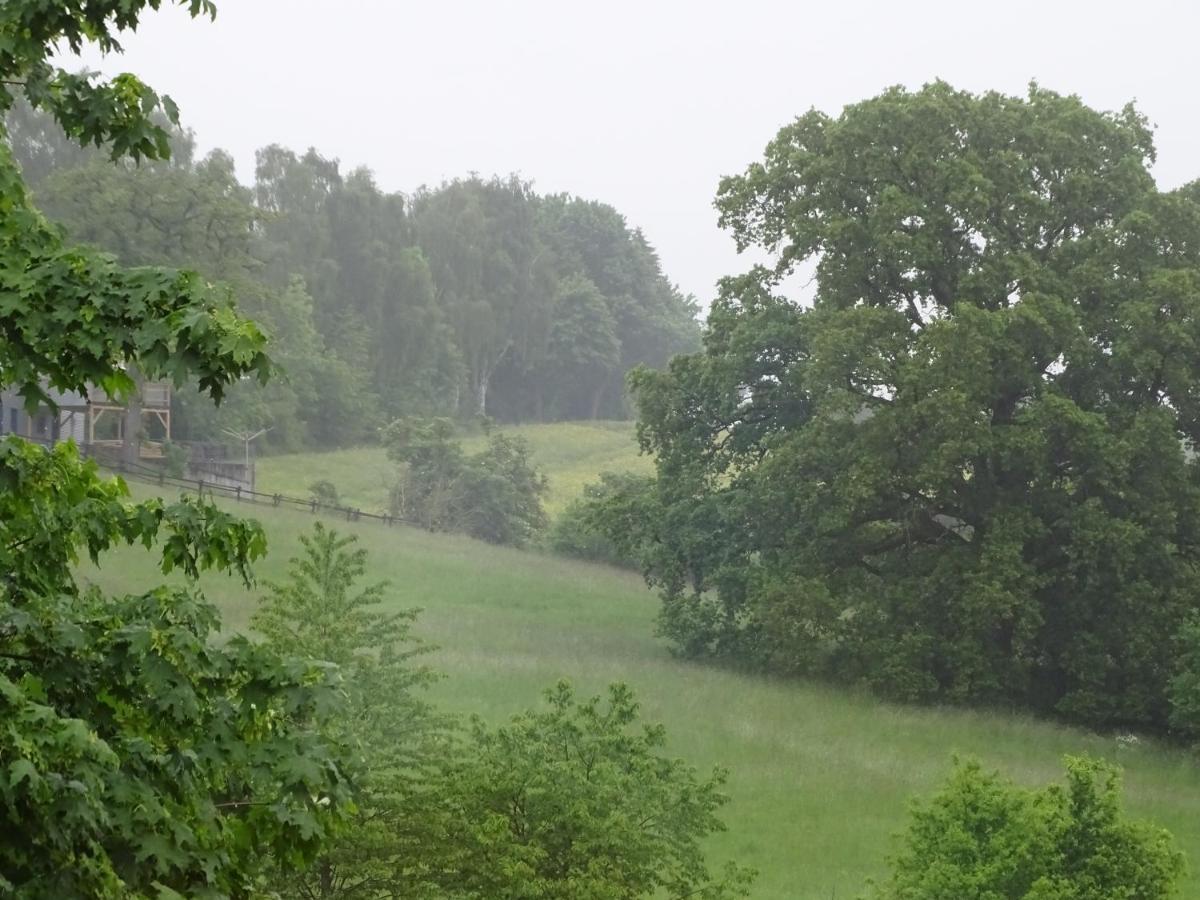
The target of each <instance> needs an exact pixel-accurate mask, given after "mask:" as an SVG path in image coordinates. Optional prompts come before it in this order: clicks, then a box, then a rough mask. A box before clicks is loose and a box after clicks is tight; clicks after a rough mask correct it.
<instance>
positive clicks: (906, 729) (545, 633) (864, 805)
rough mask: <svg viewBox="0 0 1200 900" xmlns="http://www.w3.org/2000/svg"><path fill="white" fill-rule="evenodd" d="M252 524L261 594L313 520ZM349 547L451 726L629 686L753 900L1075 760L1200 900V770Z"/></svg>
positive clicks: (233, 603) (148, 572) (552, 563)
mask: <svg viewBox="0 0 1200 900" xmlns="http://www.w3.org/2000/svg"><path fill="white" fill-rule="evenodd" d="M248 512H250V510H248ZM252 512H253V514H254V515H257V516H258V517H259V518H260V520H261V521H262V522H263V524H264V525H265V526H266V528H267V531H268V534H269V536H270V538H271V546H272V548H273V549H272V553H271V555H270V557H269V559H268V560H267V561H266V562H265V563H264V564H263V565H262V566H261V567H260V574H261V576H264V577H267V578H278V577H280V575H281V574H282V573H283V570H284V566H285V565H286V560H287V558H288V557H289V556H290V555H292V554H293V553H294V552H295V548H296V547H297V536H298V534H299V533H300V532H301V530H303V529H306V528H308V527H309V525H310V522H311V520H310V518H309V517H308V516H306V515H305V514H303V513H295V512H286V511H282V510H274V509H270V508H255V509H254V510H253V511H252ZM337 527H339V528H341V529H346V528H347V527H348V526H345V523H342V524H341V525H337ZM349 530H353V531H355V532H356V533H358V534H359V535H361V538H362V543H363V546H365V547H366V548H367V550H368V552H369V553H370V562H371V567H372V572H373V574H374V576H375V577H377V578H386V579H389V580H390V581H391V583H392V590H391V594H390V600H389V602H390V603H394V604H396V605H397V606H405V607H407V606H419V607H423V608H424V612H423V614H422V615H421V618H420V620H419V623H418V631H419V633H420V634H422V636H424V637H426V638H427V639H429V640H431V641H433V642H435V643H436V644H438V645H439V646H440V647H441V649H440V650H439V651H438V652H437V654H436V656H435V657H434V659H433V664H434V665H435V666H436V667H437V668H438V669H440V670H441V671H442V672H444V673H445V674H446V676H447V677H446V678H445V679H444V680H443V681H441V682H440V683H439V684H438V685H437V687H436V688H435V691H436V694H437V697H438V699H439V700H440V701H442V702H443V703H444V704H445V705H446V706H447V707H449V708H451V709H453V710H456V711H458V712H461V713H464V714H465V713H478V714H480V715H482V716H484V717H486V718H489V719H493V720H495V719H499V718H501V717H505V716H507V715H509V714H511V713H513V712H516V711H517V710H519V709H521V708H524V707H527V706H529V705H531V704H533V703H536V702H537V701H538V699H539V692H540V691H541V689H543V688H544V687H546V686H548V685H549V684H551V683H553V682H554V681H555V680H557V679H558V678H560V677H564V676H566V677H570V678H571V679H572V680H573V681H574V682H575V684H576V685H577V686H578V687H579V688H580V689H581V690H582V691H586V692H589V693H595V692H598V691H600V690H601V689H602V688H603V687H604V685H605V684H607V683H608V682H610V681H614V680H622V681H626V682H628V683H629V684H630V685H631V686H632V687H633V688H634V689H635V690H636V692H637V694H638V696H639V698H640V699H641V701H642V704H643V709H644V711H645V713H646V715H647V716H648V717H649V718H650V719H652V720H659V721H662V722H664V723H665V724H666V726H667V729H668V737H669V748H670V750H671V752H673V753H676V754H678V755H680V756H685V757H687V758H688V759H689V760H691V761H692V762H694V763H696V764H698V765H702V766H711V765H714V764H721V765H724V766H727V767H728V768H729V769H730V770H731V777H730V781H729V785H728V793H729V794H730V795H731V796H732V797H733V802H732V803H731V804H730V805H729V806H728V807H727V808H726V811H725V819H726V821H727V822H728V824H729V831H728V832H727V833H726V834H724V835H721V836H719V837H718V838H716V839H715V840H714V841H713V846H712V853H713V857H714V859H715V860H717V861H719V860H720V859H722V858H727V857H730V856H732V857H736V858H737V859H738V860H739V861H741V862H743V863H747V864H750V865H753V866H755V867H756V868H758V869H759V870H760V872H761V875H760V879H759V881H758V883H757V887H756V889H755V891H754V897H756V898H763V900H808V898H811V900H830V898H835V900H850V898H854V897H856V896H857V895H858V893H859V891H860V890H861V888H862V886H863V882H864V880H865V879H866V878H868V877H870V876H874V875H879V874H880V873H881V871H882V866H883V862H884V859H885V857H886V855H887V853H888V852H889V849H890V846H891V845H890V843H889V836H890V835H891V834H893V833H894V832H895V831H896V830H897V829H898V828H900V827H901V826H902V825H903V823H904V821H905V810H906V804H907V803H908V801H909V799H910V798H911V797H913V796H914V795H918V794H926V793H928V792H929V791H930V790H932V789H933V788H935V787H936V786H937V784H938V782H939V781H940V780H941V779H942V778H943V777H944V776H945V774H946V773H947V771H948V769H949V766H950V761H951V755H952V754H953V753H964V754H972V755H975V756H978V757H980V758H981V759H982V760H983V761H984V762H985V763H986V764H987V765H988V766H993V767H998V768H1000V769H1002V770H1003V771H1004V772H1005V773H1007V774H1010V775H1011V776H1013V777H1015V778H1018V779H1020V780H1022V781H1025V782H1028V783H1030V784H1038V783H1043V782H1046V781H1049V780H1051V779H1055V778H1058V777H1060V774H1061V765H1060V759H1061V757H1062V755H1063V754H1067V753H1076V754H1077V753H1085V752H1086V753H1090V754H1094V755H1098V756H1104V757H1106V758H1108V759H1110V760H1114V761H1116V762H1118V763H1120V764H1122V765H1123V766H1124V767H1125V769H1126V796H1127V802H1128V805H1129V807H1130V808H1131V809H1132V810H1133V811H1134V812H1135V813H1136V814H1137V815H1139V816H1142V817H1145V818H1150V819H1153V820H1154V821H1156V822H1157V823H1159V824H1161V825H1163V826H1166V827H1167V828H1169V829H1170V830H1171V831H1172V832H1173V833H1174V834H1175V836H1176V839H1177V840H1178V842H1179V845H1180V846H1181V848H1182V849H1183V850H1184V851H1185V852H1186V853H1187V855H1188V857H1189V860H1190V862H1191V866H1192V874H1191V875H1190V876H1189V877H1190V879H1191V880H1190V881H1188V882H1187V883H1186V884H1185V886H1184V891H1183V893H1182V896H1183V897H1200V872H1197V871H1196V869H1197V868H1200V759H1198V758H1197V757H1195V756H1189V755H1187V754H1185V753H1183V752H1181V751H1178V750H1172V749H1167V748H1162V747H1159V746H1157V745H1156V744H1155V743H1154V742H1152V741H1142V742H1141V743H1140V744H1138V745H1137V746H1133V747H1128V748H1126V747H1121V746H1119V745H1118V742H1117V741H1116V740H1115V739H1114V738H1112V737H1101V736H1095V735H1089V734H1087V733H1084V732H1082V731H1078V730H1074V729H1070V728H1064V727H1059V726H1055V725H1051V724H1048V723H1045V722H1038V721H1033V720H1030V719H1028V718H1023V717H1017V716H1010V715H1003V714H998V713H994V714H989V713H973V712H966V711H960V710H940V709H928V708H915V707H897V706H890V705H887V704H883V703H880V702H878V701H876V700H874V699H871V698H869V697H865V696H861V695H858V694H856V693H853V692H847V691H843V690H836V689H831V688H825V687H821V686H815V685H811V684H805V683H798V682H785V681H778V680H771V679H766V678H759V677H749V676H744V675H738V674H735V673H731V672H726V671H722V670H720V669H716V668H712V667H707V666H701V665H695V664H689V663H686V662H683V661H680V660H677V659H674V658H672V657H671V656H670V655H669V654H668V653H667V652H666V650H665V649H664V648H663V647H662V646H661V645H660V644H659V643H658V642H657V641H656V640H655V639H654V638H653V636H652V622H653V618H654V614H655V609H656V603H655V600H654V598H653V597H652V596H651V594H650V593H649V592H648V591H647V590H646V589H645V588H644V587H643V585H642V584H641V582H640V580H639V579H638V578H636V577H635V576H633V575H630V574H627V573H623V572H619V571H615V570H612V569H608V568H605V567H601V566H594V565H590V564H585V563H577V562H571V561H566V560H562V559H556V558H552V557H543V556H539V555H535V554H529V553H522V552H519V551H516V550H510V549H505V548H497V547H491V546H488V545H486V544H481V543H478V542H475V541H472V540H469V539H466V538H460V537H454V536H445V535H437V536H435V535H428V534H425V533H423V532H419V531H415V530H411V529H402V528H395V529H385V528H384V527H382V526H378V525H368V524H365V523H364V524H362V525H359V526H349ZM85 575H86V576H87V577H89V578H92V579H94V580H97V581H98V582H100V583H101V584H103V585H104V586H105V587H106V588H109V589H111V590H130V591H132V590H137V589H139V588H141V587H144V586H146V585H149V584H153V583H156V580H160V579H161V576H159V575H157V573H156V571H155V568H154V565H153V560H152V559H151V558H150V556H149V555H148V554H146V553H145V552H143V551H140V550H128V551H124V552H122V553H120V554H117V555H116V556H115V557H112V558H111V559H110V561H109V562H108V564H107V565H106V566H105V568H104V569H103V570H101V571H99V572H97V571H94V570H91V569H87V570H85ZM204 586H205V589H206V591H207V593H208V595H209V597H210V598H211V599H213V600H214V602H216V603H218V604H219V605H220V606H221V608H222V610H223V611H224V614H225V621H226V624H227V626H228V627H230V628H234V629H236V628H242V627H244V626H245V623H246V622H247V620H248V616H249V613H250V610H251V609H252V604H253V602H254V600H253V596H252V595H251V594H248V593H247V592H246V591H244V590H243V589H242V588H241V585H240V584H239V583H238V582H236V581H234V580H232V579H228V578H225V577H224V576H222V577H209V578H206V579H205V582H204Z"/></svg>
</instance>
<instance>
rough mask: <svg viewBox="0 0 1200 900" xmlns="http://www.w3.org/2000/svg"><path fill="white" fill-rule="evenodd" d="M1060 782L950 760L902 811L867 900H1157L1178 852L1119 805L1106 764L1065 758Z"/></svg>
mask: <svg viewBox="0 0 1200 900" xmlns="http://www.w3.org/2000/svg"><path fill="white" fill-rule="evenodd" d="M1066 766H1067V783H1066V784H1065V785H1060V784H1054V785H1050V786H1049V787H1046V788H1043V789H1041V790H1033V791H1030V790H1026V789H1024V788H1020V787H1017V786H1016V785H1014V784H1012V783H1010V782H1006V781H1003V780H1001V779H1000V777H999V776H998V775H996V774H988V773H985V772H984V771H983V770H982V769H981V768H980V766H979V764H978V763H977V762H966V763H962V764H960V765H959V766H958V767H957V769H956V770H955V772H954V774H953V775H952V776H951V777H950V780H949V781H948V782H947V784H946V786H945V787H944V788H942V790H941V791H940V792H939V793H938V794H937V795H935V796H934V798H933V799H932V800H931V801H929V802H928V803H926V804H923V805H919V806H917V807H916V808H915V809H914V810H913V813H912V820H911V823H910V825H909V829H908V831H907V833H906V834H905V835H904V838H903V849H902V851H901V853H900V855H899V856H897V857H896V858H895V859H893V860H892V876H891V878H890V879H889V880H888V881H887V882H886V883H885V884H883V885H879V886H876V887H875V888H874V890H873V891H872V892H871V893H869V894H868V897H870V898H872V900H962V898H984V897H986V898H990V900H1112V898H1114V897H1127V898H1137V900H1167V898H1171V897H1174V896H1176V893H1175V888H1174V885H1175V882H1176V880H1177V878H1178V876H1179V875H1180V873H1181V872H1182V869H1183V857H1182V855H1181V854H1180V853H1179V852H1178V851H1176V850H1175V849H1174V848H1173V847H1172V842H1171V837H1170V835H1169V834H1168V833H1167V832H1166V831H1165V830H1163V829H1161V828H1155V827H1153V826H1150V825H1147V824H1143V823H1140V822H1132V821H1129V820H1128V819H1126V818H1125V816H1124V815H1123V814H1122V812H1121V803H1120V779H1119V776H1118V774H1117V771H1116V769H1114V768H1113V767H1111V766H1109V765H1107V764H1105V763H1102V762H1099V761H1096V760H1089V759H1076V758H1070V757H1068V758H1067V760H1066Z"/></svg>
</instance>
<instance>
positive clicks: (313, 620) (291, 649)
mask: <svg viewBox="0 0 1200 900" xmlns="http://www.w3.org/2000/svg"><path fill="white" fill-rule="evenodd" d="M356 541H357V538H356V537H354V536H349V537H341V536H339V535H338V533H337V532H336V531H333V530H330V529H327V528H325V527H324V526H323V525H321V524H320V523H317V524H316V525H315V526H313V530H312V533H311V534H307V535H301V536H300V543H301V546H302V548H303V552H302V553H301V555H300V556H299V557H297V558H294V559H293V560H292V561H291V565H290V569H289V573H288V579H287V581H286V582H284V583H282V584H273V585H270V590H269V593H268V594H267V596H266V597H265V598H264V599H263V601H262V603H261V605H260V606H259V608H258V610H257V611H256V612H255V614H254V616H253V618H252V619H251V626H252V627H253V628H254V629H255V630H256V631H258V632H259V633H260V634H262V635H263V637H264V638H265V641H266V643H267V645H268V646H269V647H271V648H273V649H274V650H275V651H277V652H279V653H281V654H283V655H287V656H296V657H301V658H305V659H316V660H324V661H327V662H330V663H334V664H336V665H337V666H338V670H339V672H340V673H341V675H342V683H343V686H344V687H343V690H344V700H343V704H342V707H341V709H339V711H338V714H337V716H336V717H335V718H333V719H332V720H331V721H330V722H329V723H328V725H327V726H326V727H327V732H328V733H329V734H330V737H331V738H333V739H334V740H336V741H337V742H338V743H339V744H342V743H344V744H348V745H349V746H351V747H352V748H353V750H354V753H355V754H356V757H357V759H356V762H357V771H358V777H357V779H356V803H357V810H356V811H355V813H354V814H353V815H352V817H351V818H350V820H349V821H348V822H347V823H345V824H344V825H343V826H342V828H341V829H340V830H339V831H338V833H337V835H336V837H335V838H334V839H333V840H332V841H330V842H328V843H327V845H326V848H325V849H324V850H323V852H322V854H321V856H320V857H319V858H318V859H317V861H316V864H315V865H314V866H313V868H312V869H311V870H309V871H297V870H295V869H294V867H292V866H290V865H287V863H286V860H281V862H282V863H283V865H282V866H281V870H280V872H279V874H278V876H277V878H276V883H277V885H278V887H279V888H280V889H281V890H284V891H285V892H286V893H287V894H289V895H293V896H300V897H310V898H322V900H331V898H350V897H409V896H414V895H415V894H414V893H413V892H414V891H415V890H416V886H417V885H419V884H420V883H421V882H422V881H423V876H422V875H421V873H422V871H423V869H424V868H425V867H426V866H427V865H428V861H427V857H428V856H429V854H430V852H431V851H430V848H429V847H423V846H422V844H423V843H425V835H426V830H425V829H426V824H427V823H425V822H423V821H422V816H421V813H420V810H421V808H422V806H423V805H424V804H425V802H426V801H425V800H424V796H425V794H424V791H425V785H426V783H427V782H428V780H429V772H430V769H431V767H432V765H433V763H434V761H435V760H436V759H438V758H439V757H440V756H441V755H443V754H444V753H445V752H447V747H446V734H445V732H446V728H447V725H448V723H447V722H446V720H444V719H443V718H442V717H440V716H439V715H438V714H436V713H435V712H434V710H433V708H432V707H431V706H430V704H429V703H428V702H427V701H426V700H424V699H422V698H421V696H420V691H421V690H422V689H424V688H425V687H426V686H427V685H428V684H429V683H430V682H431V681H432V680H433V677H434V676H433V673H432V672H430V671H429V669H427V668H426V667H424V666H421V665H418V664H417V661H416V660H417V657H419V656H420V655H422V654H424V653H426V652H428V650H429V649H430V648H429V647H428V646H427V645H425V644H423V643H422V642H421V641H420V640H418V639H417V638H415V637H414V636H413V634H412V623H413V621H414V620H415V618H416V615H417V610H413V609H408V610H399V611H395V612H389V611H386V610H384V609H383V608H381V607H382V604H384V603H385V602H386V600H387V593H388V586H387V585H386V584H385V583H382V582H380V583H376V584H371V585H368V586H366V587H364V588H361V589H359V588H357V587H356V584H357V583H358V582H359V581H360V580H361V579H362V577H363V576H364V575H365V574H366V569H367V553H366V551H365V550H364V549H362V548H361V547H356V546H355V543H356Z"/></svg>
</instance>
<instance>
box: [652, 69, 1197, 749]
mask: <svg viewBox="0 0 1200 900" xmlns="http://www.w3.org/2000/svg"><path fill="white" fill-rule="evenodd" d="M1152 158H1153V146H1152V143H1151V138H1150V133H1149V130H1148V128H1147V126H1146V123H1145V122H1144V120H1143V119H1142V117H1141V116H1140V115H1139V114H1138V113H1137V112H1136V111H1134V110H1133V109H1132V108H1127V109H1125V110H1123V111H1121V112H1119V113H1099V112H1095V111H1093V110H1091V109H1089V108H1087V107H1086V106H1084V105H1083V104H1082V103H1081V102H1080V101H1079V100H1078V99H1077V98H1073V97H1063V96H1060V95H1057V94H1054V93H1052V92H1049V91H1046V90H1043V89H1040V88H1037V87H1036V86H1035V87H1033V88H1031V89H1030V92H1029V94H1028V96H1027V97H1024V98H1017V97H1008V96H1003V95H1000V94H994V93H989V94H983V95H978V96H976V95H971V94H968V93H963V92H958V91H954V90H953V89H951V88H950V87H948V86H947V85H945V84H941V83H938V84H933V85H930V86H928V87H926V88H924V89H922V90H920V91H916V92H911V93H910V92H908V91H905V90H902V89H899V88H897V89H893V90H890V91H888V92H886V93H884V94H882V95H881V96H879V97H876V98H874V99H871V100H867V101H865V102H862V103H859V104H855V105H852V106H849V107H847V108H846V109H845V110H844V111H843V113H842V114H841V115H840V116H839V117H837V118H831V117H828V116H825V115H823V114H821V113H818V112H815V111H814V112H810V113H807V114H805V115H804V116H802V117H801V118H799V119H798V120H797V121H796V122H794V123H793V124H791V125H789V126H787V127H786V128H784V129H783V130H782V131H781V132H780V134H779V136H778V137H777V138H776V139H775V141H774V142H772V144H771V145H770V146H769V147H768V149H767V154H766V158H765V160H764V161H763V162H761V163H756V164H754V165H752V166H750V167H749V169H748V170H747V171H746V173H745V174H744V175H742V176H738V177H733V178H728V179H725V180H724V181H723V182H722V187H721V191H720V195H719V198H718V206H719V208H720V210H721V215H722V221H723V223H724V224H725V225H727V226H729V227H731V228H732V229H733V234H734V237H735V238H736V239H737V241H738V243H739V245H740V246H742V247H748V246H750V245H759V246H761V247H764V248H766V249H768V250H772V251H774V252H775V253H776V254H777V255H778V259H779V262H778V265H777V266H775V267H773V268H771V269H765V268H761V267H760V268H757V269H755V270H753V271H752V272H750V273H749V274H747V275H745V276H742V277H738V278H730V279H727V280H726V281H725V282H724V283H723V285H722V291H721V297H720V298H719V300H718V301H717V302H716V304H715V305H714V306H713V309H712V312H711V314H710V317H709V322H708V330H707V333H706V335H705V350H704V352H703V353H701V354H696V355H693V356H688V357H682V358H678V359H676V360H675V361H674V362H673V363H672V364H671V367H670V371H669V372H667V373H661V374H657V373H651V372H641V373H637V374H636V375H635V376H634V377H633V382H632V383H633V388H634V390H635V392H636V394H637V400H638V404H639V408H640V411H641V425H640V436H641V439H642V442H643V446H644V447H645V448H646V449H648V450H651V451H653V452H654V453H656V455H657V457H658V458H657V465H658V473H659V480H658V487H657V496H658V502H659V504H660V506H661V508H662V510H663V513H662V516H661V517H660V518H659V520H658V523H657V526H656V527H655V529H654V531H655V534H656V536H657V538H659V540H660V543H659V544H657V545H656V546H657V548H658V550H659V552H658V554H657V555H656V557H655V558H654V559H652V560H649V561H648V564H649V565H650V567H651V569H652V572H653V574H654V575H655V577H656V578H657V579H658V581H659V582H660V583H661V584H662V585H663V587H664V589H665V590H664V593H665V604H664V616H663V627H664V630H665V631H666V632H667V633H669V634H671V635H672V637H673V638H674V639H675V640H676V641H677V643H678V644H679V645H680V647H681V648H683V649H684V650H686V651H687V652H690V653H698V654H718V655H726V656H730V657H733V658H736V659H739V660H741V661H743V662H746V661H748V662H753V663H755V664H758V665H765V666H768V667H770V668H773V669H776V670H779V671H787V672H811V673H820V674H830V675H834V676H836V677H839V678H843V679H847V680H853V681H861V682H865V683H867V684H869V685H871V686H872V687H874V688H875V689H876V690H878V691H880V692H882V693H884V694H886V695H888V696H892V697H896V698H902V699H930V698H943V699H947V700H952V701H967V702H1006V703H1007V702H1015V703H1018V704H1021V705H1025V706H1028V707H1032V708H1036V709H1039V710H1045V711H1050V712H1053V713H1055V714H1058V715H1061V716H1065V717H1069V718H1071V719H1074V720H1078V721H1084V722H1088V723H1094V724H1102V725H1118V724H1120V725H1126V726H1134V727H1143V726H1144V727H1154V728H1162V727H1165V726H1166V724H1167V717H1168V700H1167V683H1168V680H1169V679H1170V677H1171V675H1172V670H1173V661H1172V659H1171V654H1170V648H1171V647H1172V646H1174V644H1173V642H1174V639H1175V637H1176V635H1177V634H1178V633H1179V630H1180V628H1181V627H1182V625H1183V623H1184V621H1185V620H1186V619H1187V618H1188V617H1189V616H1190V615H1191V614H1193V613H1194V612H1195V611H1196V609H1197V603H1198V602H1200V601H1198V598H1200V568H1198V562H1200V560H1198V559H1197V555H1196V553H1195V549H1194V548H1195V547H1197V546H1200V544H1198V542H1197V536H1198V535H1200V466H1197V464H1196V463H1195V461H1194V460H1192V459H1190V458H1188V457H1187V456H1186V455H1185V453H1184V450H1183V442H1184V441H1185V440H1186V441H1189V442H1193V443H1194V442H1195V441H1196V439H1197V438H1198V437H1200V405H1198V404H1200V369H1197V367H1196V365H1195V364H1194V361H1195V360H1197V359H1200V355H1198V353H1197V350H1198V348H1200V330H1198V325H1197V323H1200V316H1197V315H1196V304H1197V300H1198V299H1200V204H1197V203H1196V202H1195V199H1194V191H1191V192H1189V191H1188V190H1183V191H1179V192H1175V193H1160V192H1159V191H1158V190H1157V189H1156V188H1155V185H1154V181H1153V179H1152V178H1151V176H1150V174H1149V172H1148V170H1147V165H1148V163H1149V162H1150V160H1151V159H1152ZM807 263H812V264H814V265H815V268H816V283H817V288H816V294H815V297H814V299H813V302H812V304H811V306H802V305H800V304H797V303H794V302H792V301H790V300H788V299H786V298H785V297H783V296H782V295H781V294H782V284H783V279H784V278H785V277H786V276H787V275H788V274H790V273H792V272H794V271H796V269H797V267H799V266H801V265H803V264H807Z"/></svg>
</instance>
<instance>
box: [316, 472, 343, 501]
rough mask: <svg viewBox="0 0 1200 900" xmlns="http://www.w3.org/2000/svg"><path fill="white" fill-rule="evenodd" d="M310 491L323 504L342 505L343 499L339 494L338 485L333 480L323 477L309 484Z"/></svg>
mask: <svg viewBox="0 0 1200 900" xmlns="http://www.w3.org/2000/svg"><path fill="white" fill-rule="evenodd" d="M308 493H309V494H310V495H311V496H312V498H313V499H314V500H316V501H317V502H318V503H319V504H321V505H322V506H341V505H342V500H341V497H340V496H339V495H338V489H337V485H335V484H334V483H333V482H332V481H327V480H325V479H323V478H322V479H321V480H320V481H314V482H313V483H312V484H310V485H309V486H308Z"/></svg>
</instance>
